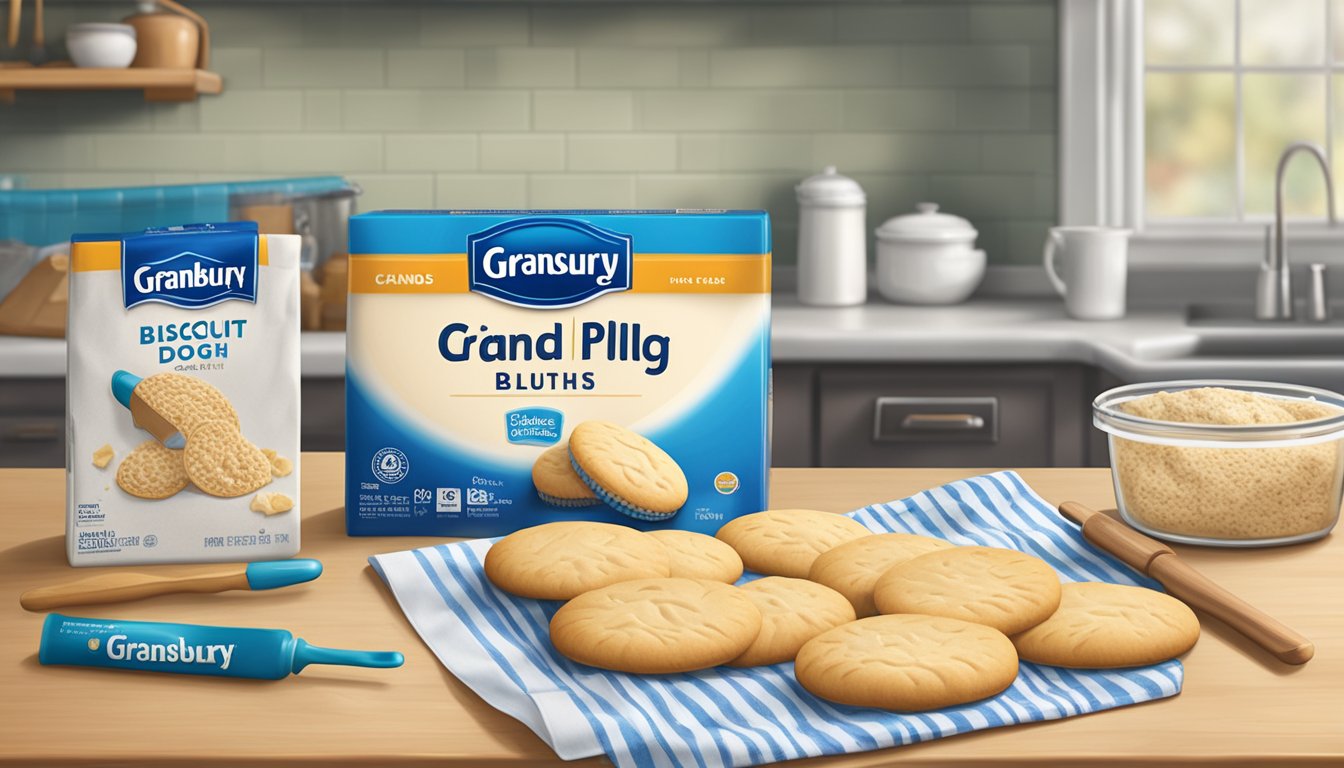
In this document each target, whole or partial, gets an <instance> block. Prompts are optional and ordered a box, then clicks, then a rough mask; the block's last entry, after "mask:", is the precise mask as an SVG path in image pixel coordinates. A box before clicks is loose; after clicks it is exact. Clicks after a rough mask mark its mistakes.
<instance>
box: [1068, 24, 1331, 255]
mask: <svg viewBox="0 0 1344 768" xmlns="http://www.w3.org/2000/svg"><path fill="white" fill-rule="evenodd" d="M1327 2H1328V0H1327ZM1327 66H1328V65H1327ZM1143 77H1144V60H1143V0H1060V6H1059V83H1060V85H1059V88H1060V94H1059V96H1060V98H1059V168H1060V173H1059V211H1058V216H1059V222H1060V224H1063V225H1099V226H1110V227H1123V228H1126V229H1130V230H1132V231H1133V233H1134V234H1133V236H1132V240H1131V252H1130V257H1131V261H1132V262H1134V263H1137V264H1160V265H1163V266H1171V265H1181V264H1194V265H1218V264H1248V263H1251V264H1253V263H1257V262H1258V260H1259V259H1261V258H1263V256H1264V251H1265V242H1266V241H1265V238H1266V230H1267V229H1268V227H1269V225H1271V224H1272V223H1273V222H1272V217H1271V218H1270V219H1267V220H1263V221H1262V220H1258V219H1254V220H1251V221H1207V222H1195V221H1190V222H1148V221H1146V220H1145V216H1144V177H1143V162H1144V112H1143V110H1144V101H1143ZM1327 87H1330V84H1329V83H1327ZM1329 117H1330V116H1327V127H1328V126H1329V123H1328V119H1329ZM1238 118H1240V114H1238ZM1241 130H1242V129H1241V127H1240V126H1238V128H1237V131H1238V135H1239V136H1240V133H1241ZM1238 152H1241V146H1240V140H1239V141H1238ZM1238 162H1239V167H1240V164H1241V162H1242V161H1241V160H1239V161H1238ZM1335 184H1336V187H1337V188H1336V190H1335V191H1336V194H1341V195H1344V189H1340V188H1339V187H1340V185H1341V184H1344V179H1340V178H1337V179H1335ZM1237 194H1238V196H1239V197H1240V196H1241V195H1242V194H1243V192H1242V190H1240V189H1239V190H1238V193H1237ZM1291 221H1292V224H1291V226H1290V238H1291V239H1292V241H1293V242H1294V246H1293V250H1294V251H1296V252H1298V258H1297V259H1294V263H1306V261H1305V260H1306V259H1310V260H1311V261H1324V262H1327V263H1332V264H1344V248H1341V244H1342V243H1344V226H1342V227H1335V228H1332V227H1330V226H1328V225H1327V224H1326V223H1325V222H1324V221H1323V220H1312V219H1301V220H1299V219H1297V218H1293V219H1292V220H1291Z"/></svg>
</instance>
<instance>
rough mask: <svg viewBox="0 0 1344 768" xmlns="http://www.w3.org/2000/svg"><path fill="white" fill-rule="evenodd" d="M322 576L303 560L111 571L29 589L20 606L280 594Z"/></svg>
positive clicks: (34, 607)
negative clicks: (272, 591) (257, 592)
mask: <svg viewBox="0 0 1344 768" xmlns="http://www.w3.org/2000/svg"><path fill="white" fill-rule="evenodd" d="M321 575H322V563H319V562H318V561H316V560H309V559H304V558H295V559H293V560H267V561H262V562H256V563H246V564H244V563H224V564H221V565H202V566H192V567H190V568H174V569H171V571H169V572H160V573H144V572H138V571H109V572H108V573H100V574H98V575H97V576H89V577H88V578H84V579H77V580H75V581H69V582H66V583H64V584H55V585H52V586H50V587H38V588H37V589H30V590H28V591H27V592H24V593H23V595H22V596H21V597H19V605H21V606H23V607H24V608H25V609H26V610H29V611H50V610H52V609H53V608H63V607H65V606H67V605H102V604H104V603H122V602H126V601H129V600H140V599H142V598H146V597H153V596H155V595H168V594H173V593H175V592H227V591H229V590H231V589H250V590H260V589H275V588H277V587H287V586H290V585H291V584H302V583H303V582H305V581H312V580H313V579H316V578H317V577H318V576H321Z"/></svg>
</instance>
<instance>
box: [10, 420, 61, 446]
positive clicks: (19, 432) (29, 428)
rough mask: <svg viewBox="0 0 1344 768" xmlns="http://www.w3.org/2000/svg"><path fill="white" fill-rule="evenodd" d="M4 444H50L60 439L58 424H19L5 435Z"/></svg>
mask: <svg viewBox="0 0 1344 768" xmlns="http://www.w3.org/2000/svg"><path fill="white" fill-rule="evenodd" d="M4 439H5V441H6V442H15V443H50V442H54V441H56V440H60V439H61V426H60V425H58V424H19V425H18V426H15V427H13V428H12V429H10V430H8V431H7V432H6V433H5V438H4Z"/></svg>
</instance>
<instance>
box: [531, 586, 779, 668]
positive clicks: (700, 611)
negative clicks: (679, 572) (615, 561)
mask: <svg viewBox="0 0 1344 768" xmlns="http://www.w3.org/2000/svg"><path fill="white" fill-rule="evenodd" d="M760 630H761V612H760V611H759V610H757V608H756V606H755V605H754V604H753V603H752V601H751V600H750V599H748V598H747V596H746V595H744V594H742V591H741V590H739V589H738V588H737V587H734V586H730V585H728V584H723V583H720V582H717V581H705V580H703V579H670V578H667V579H638V580H636V581H626V582H622V583H619V584H612V585H610V586H607V587H603V588H601V589H596V590H593V591H591V592H585V593H584V594H582V595H579V596H578V597H576V598H574V599H573V600H570V601H569V602H568V603H565V605H563V606H561V608H560V610H559V611H556V613H555V616H554V617H552V619H551V643H552V644H553V645H554V646H555V649H556V650H557V651H559V652H560V653H561V654H563V655H565V656H567V657H569V658H570V659H573V660H574V661H577V662H579V663H581V664H587V665H589V666H594V667H600V668H602V669H610V670H614V671H617V672H632V673H635V674H669V673H674V672H691V671H694V670H697V669H708V668H710V667H715V666H718V665H720V664H724V663H727V662H728V661H731V660H732V659H734V658H736V657H738V656H739V655H741V653H742V652H743V651H745V650H746V649H747V647H748V646H749V645H751V643H752V641H753V640H755V639H756V636H757V634H759V633H760Z"/></svg>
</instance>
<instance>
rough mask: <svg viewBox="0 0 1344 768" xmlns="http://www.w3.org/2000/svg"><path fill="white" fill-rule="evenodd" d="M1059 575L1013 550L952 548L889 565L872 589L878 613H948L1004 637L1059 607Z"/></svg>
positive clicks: (1024, 627)
mask: <svg viewBox="0 0 1344 768" xmlns="http://www.w3.org/2000/svg"><path fill="white" fill-rule="evenodd" d="M1059 596H1060V585H1059V575H1058V574H1056V573H1055V569H1053V568H1051V567H1050V566H1049V565H1048V564H1047V563H1046V562H1045V561H1044V560H1041V559H1040V558H1038V557H1032V556H1031V555H1028V554H1026V553H1024V552H1018V551H1017V550H1015V549H999V548H996V547H952V548H950V549H939V550H935V551H933V552H929V553H926V554H923V555H920V556H918V557H914V558H911V559H909V560H906V561H905V562H902V563H898V564H896V565H895V566H892V568H891V569H890V570H888V571H887V572H886V573H884V574H882V576H881V577H880V578H878V580H877V584H876V585H875V586H874V587H873V602H874V603H875V604H876V605H877V610H878V611H880V612H882V613H923V614H928V615H930V616H947V617H949V618H953V619H961V620H962V621H972V622H975V623H977V624H984V625H985V626H989V627H993V628H995V629H997V630H999V631H1000V632H1002V633H1004V634H1006V635H1012V634H1016V633H1018V632H1021V631H1023V630H1026V629H1030V628H1031V627H1034V626H1036V625H1037V624H1040V623H1041V622H1042V621H1045V620H1046V619H1047V618H1049V617H1050V614H1052V613H1054V612H1055V609H1056V608H1058V607H1059V599H1060V597H1059Z"/></svg>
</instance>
